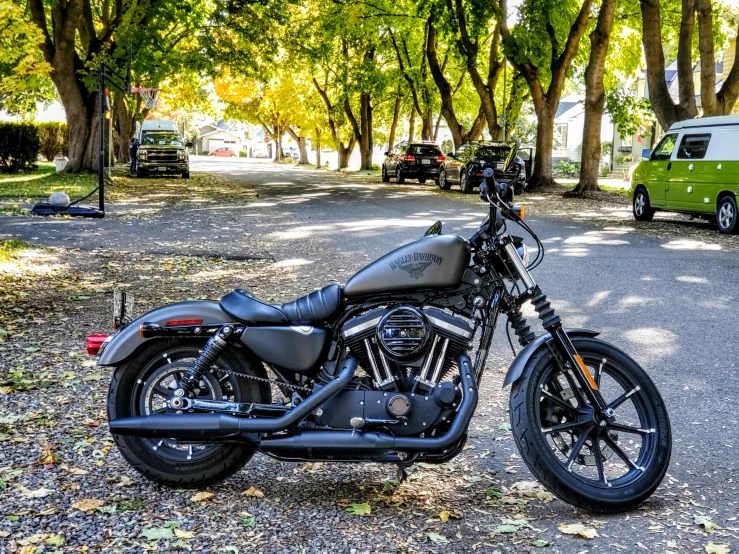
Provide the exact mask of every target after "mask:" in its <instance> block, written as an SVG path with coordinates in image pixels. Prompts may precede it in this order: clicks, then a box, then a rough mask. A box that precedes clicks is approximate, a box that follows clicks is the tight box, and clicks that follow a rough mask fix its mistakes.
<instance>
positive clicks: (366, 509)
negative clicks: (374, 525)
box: [346, 502, 372, 516]
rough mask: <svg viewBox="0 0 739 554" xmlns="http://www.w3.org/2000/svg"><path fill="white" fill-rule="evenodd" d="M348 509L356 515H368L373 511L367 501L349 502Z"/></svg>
mask: <svg viewBox="0 0 739 554" xmlns="http://www.w3.org/2000/svg"><path fill="white" fill-rule="evenodd" d="M346 511H347V512H349V513H350V514H353V515H355V516H368V515H370V513H371V512H372V508H371V507H370V505H369V504H367V503H366V502H363V503H362V504H349V505H348V506H347V507H346Z"/></svg>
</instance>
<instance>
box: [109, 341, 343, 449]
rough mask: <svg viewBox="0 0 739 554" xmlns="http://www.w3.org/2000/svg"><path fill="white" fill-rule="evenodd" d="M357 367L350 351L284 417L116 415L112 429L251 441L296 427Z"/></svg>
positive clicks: (124, 432) (181, 437)
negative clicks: (323, 381)
mask: <svg viewBox="0 0 739 554" xmlns="http://www.w3.org/2000/svg"><path fill="white" fill-rule="evenodd" d="M356 369H357V361H356V360H355V359H354V357H353V356H351V355H349V356H347V358H346V359H345V360H344V362H343V364H342V365H341V369H339V373H338V375H337V376H336V379H334V380H333V381H330V382H329V383H328V384H326V385H324V386H323V387H321V388H320V389H318V390H317V391H316V392H314V393H313V394H311V395H310V396H309V397H308V398H307V399H306V400H305V401H303V402H301V403H300V404H298V405H297V406H295V407H294V408H292V409H291V410H289V411H288V412H287V413H286V414H285V415H283V416H282V417H278V418H274V419H266V418H245V417H236V416H231V415H225V414H162V415H150V416H139V417H127V418H121V419H114V420H113V421H111V422H110V432H111V433H113V434H114V435H132V436H135V437H145V438H171V439H177V440H183V441H186V440H192V441H199V442H209V441H212V442H217V441H221V440H228V439H235V440H239V439H241V440H244V441H245V442H251V440H253V439H250V438H248V437H246V436H245V435H248V434H250V433H277V432H279V431H284V430H285V429H289V428H290V427H293V426H294V425H296V424H297V423H298V422H300V421H301V420H302V419H304V418H305V417H306V416H307V415H309V414H310V413H311V412H313V411H314V410H315V409H316V408H318V407H319V406H320V405H321V404H323V403H324V402H325V401H326V400H328V399H329V398H331V397H332V396H333V395H334V394H336V393H337V392H339V391H340V390H342V389H343V388H344V387H346V386H347V385H348V384H349V381H351V379H352V377H353V376H354V372H355V371H356Z"/></svg>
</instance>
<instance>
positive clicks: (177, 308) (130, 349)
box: [98, 300, 233, 366]
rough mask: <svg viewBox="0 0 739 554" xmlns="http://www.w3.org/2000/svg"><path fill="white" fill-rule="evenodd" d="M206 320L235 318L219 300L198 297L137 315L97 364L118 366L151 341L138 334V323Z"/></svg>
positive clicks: (231, 319) (205, 321) (213, 321)
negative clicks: (225, 310) (227, 312)
mask: <svg viewBox="0 0 739 554" xmlns="http://www.w3.org/2000/svg"><path fill="white" fill-rule="evenodd" d="M200 318H202V319H203V324H208V323H231V322H233V318H232V317H231V316H230V315H228V314H226V312H224V311H223V310H222V309H221V307H220V305H219V304H218V302H214V301H212V300H195V301H190V302H177V303H176V304H167V305H166V306H161V307H159V308H156V309H154V310H152V311H150V312H148V313H145V314H144V315H142V316H140V317H137V318H136V319H135V320H133V321H132V322H131V323H129V324H128V325H126V326H125V327H124V328H123V329H122V330H121V331H120V332H119V333H117V334H116V335H113V338H112V339H110V341H109V342H108V344H107V345H106V346H105V349H104V350H103V353H102V354H101V355H100V357H99V358H98V365H101V366H111V365H118V364H120V363H121V362H122V361H123V360H125V359H126V358H128V357H129V356H130V355H131V354H133V353H134V352H135V351H136V350H137V349H138V348H139V346H141V345H142V344H144V343H145V342H148V341H150V340H156V339H144V338H142V337H141V336H140V335H139V325H141V324H142V323H143V322H144V321H147V322H151V323H158V324H159V325H161V326H162V327H164V324H165V323H166V322H167V321H170V320H172V319H200Z"/></svg>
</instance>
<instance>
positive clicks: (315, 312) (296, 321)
mask: <svg viewBox="0 0 739 554" xmlns="http://www.w3.org/2000/svg"><path fill="white" fill-rule="evenodd" d="M340 305H341V287H340V286H339V285H329V286H327V287H324V288H322V289H321V290H317V291H314V292H311V293H310V294H309V295H307V296H303V297H302V298H298V299H297V300H295V301H293V302H288V303H287V304H282V305H281V306H273V305H271V304H265V303H264V302H262V301H261V300H257V299H256V298H254V297H253V296H252V295H251V294H249V293H248V292H247V291H245V290H243V289H236V290H235V291H233V292H229V293H228V294H227V295H226V296H224V297H223V298H221V309H223V311H224V312H226V313H227V314H228V315H230V316H231V317H234V318H236V319H237V320H239V321H241V322H242V323H245V324H247V325H254V326H257V325H321V324H323V323H328V322H330V321H331V320H332V319H333V318H334V317H335V316H336V314H337V312H338V311H339V307H340Z"/></svg>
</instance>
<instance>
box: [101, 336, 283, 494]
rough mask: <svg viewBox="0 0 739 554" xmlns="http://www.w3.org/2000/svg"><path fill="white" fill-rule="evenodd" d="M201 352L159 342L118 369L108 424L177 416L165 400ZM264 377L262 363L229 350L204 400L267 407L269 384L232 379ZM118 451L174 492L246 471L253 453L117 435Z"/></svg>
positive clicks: (188, 343) (194, 345)
mask: <svg viewBox="0 0 739 554" xmlns="http://www.w3.org/2000/svg"><path fill="white" fill-rule="evenodd" d="M202 347H203V342H202V341H200V342H198V341H194V340H187V339H168V340H160V341H155V342H153V343H152V344H150V345H149V346H146V347H144V348H143V349H141V350H140V351H139V352H138V353H136V354H134V355H133V356H132V357H131V358H129V359H128V360H126V361H125V362H124V363H123V364H121V365H120V366H118V367H117V368H116V370H115V372H114V374H113V378H112V380H111V383H110V388H109V391H108V419H109V420H113V419H118V418H124V417H135V416H140V415H149V414H152V413H158V412H161V413H164V412H170V413H173V412H172V411H171V410H169V409H168V408H167V407H166V404H165V403H164V400H165V399H166V396H165V394H167V392H166V391H167V390H170V389H171V388H172V387H174V386H176V385H175V383H176V380H177V379H179V378H180V377H178V375H181V373H182V372H184V371H186V370H187V368H188V367H189V365H190V363H192V361H193V360H194V359H195V357H196V356H197V355H198V352H199V350H200V349H202ZM229 371H235V372H238V373H245V374H248V375H254V376H256V377H264V376H265V375H264V370H263V368H262V366H261V364H259V363H258V362H251V361H249V360H245V359H244V358H243V357H242V356H240V355H239V354H238V353H237V352H235V351H232V350H231V349H227V350H226V351H225V352H224V354H223V355H222V356H221V357H220V358H219V359H218V360H217V361H216V363H215V364H214V365H213V366H212V367H211V372H210V373H208V375H207V376H206V379H204V380H203V381H201V394H200V397H201V398H203V399H215V400H222V399H228V400H232V401H234V402H258V403H269V402H271V400H270V396H271V395H270V392H269V388H268V387H267V386H266V384H265V383H262V382H259V381H256V380H253V379H249V378H245V377H238V376H236V375H232V374H229V373H228V372H229ZM113 438H114V440H115V443H116V446H117V447H118V450H119V451H120V453H121V455H122V456H123V457H124V458H125V459H126V461H127V462H128V463H129V464H131V466H132V467H133V468H134V469H135V470H136V471H138V472H139V473H141V474H142V475H144V476H145V477H146V478H148V479H150V480H152V481H154V482H156V483H159V484H162V485H166V486H171V487H202V486H206V485H209V484H212V483H217V482H219V481H222V480H224V479H226V478H227V477H228V476H230V475H232V474H233V473H235V472H236V471H238V470H239V469H241V467H243V466H244V464H246V463H247V462H248V461H249V460H250V459H251V458H252V456H253V455H254V449H253V448H250V447H249V446H246V445H240V444H208V445H194V444H190V445H188V444H183V443H178V442H175V441H171V440H167V439H164V440H159V439H144V438H140V437H133V436H125V435H114V436H113Z"/></svg>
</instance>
